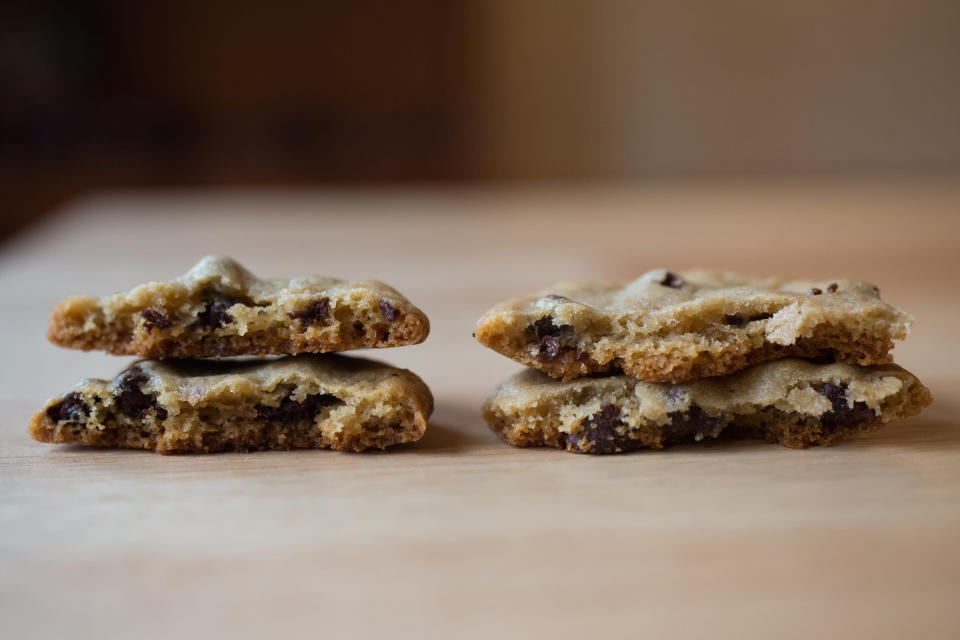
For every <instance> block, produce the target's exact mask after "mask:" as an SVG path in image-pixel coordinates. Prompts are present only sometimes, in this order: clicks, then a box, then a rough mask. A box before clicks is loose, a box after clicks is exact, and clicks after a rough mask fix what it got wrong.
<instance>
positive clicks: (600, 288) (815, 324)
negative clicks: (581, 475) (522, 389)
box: [475, 269, 912, 382]
mask: <svg viewBox="0 0 960 640" xmlns="http://www.w3.org/2000/svg"><path fill="white" fill-rule="evenodd" d="M911 322H912V319H911V318H910V316H908V315H907V314H905V313H903V312H901V311H898V310H897V309H895V308H893V307H891V306H890V305H888V304H886V303H884V302H883V301H882V300H881V299H880V296H879V291H878V289H877V288H876V287H875V286H874V285H872V284H869V283H867V282H861V281H857V280H835V281H825V282H819V281H810V280H780V279H774V278H750V277H747V276H741V275H737V274H734V273H728V272H720V271H703V270H698V271H686V272H683V273H680V274H677V273H673V272H670V271H665V270H663V269H656V270H653V271H649V272H647V273H645V274H644V275H642V276H641V277H640V278H638V279H637V280H635V281H633V282H631V283H630V284H627V285H618V284H575V283H561V284H558V285H555V286H553V287H550V288H549V289H545V290H544V291H542V292H540V293H539V294H537V295H534V296H528V297H523V298H516V299H514V300H510V301H508V302H505V303H503V304H500V305H497V306H496V307H494V308H493V309H491V310H490V311H488V312H487V313H486V314H484V315H483V317H481V318H480V320H479V321H478V322H477V326H476V334H475V335H476V339H477V340H478V341H479V342H480V343H482V344H483V345H485V346H487V347H489V348H491V349H493V350H494V351H497V352H498V353H501V354H503V355H505V356H507V357H508V358H512V359H513V360H516V361H517V362H519V363H521V364H524V365H526V366H528V367H533V368H535V369H539V370H540V371H543V372H545V373H547V374H549V375H550V376H552V377H554V378H558V379H562V380H565V381H569V380H572V379H574V378H577V377H579V376H584V375H591V374H597V373H620V372H622V373H625V374H627V375H630V376H633V377H635V378H637V379H640V380H645V381H649V382H682V381H684V380H691V379H694V378H702V377H708V376H718V375H724V374H728V373H732V372H734V371H737V370H740V369H743V368H745V367H747V366H749V365H751V364H755V363H758V362H765V361H769V360H776V359H780V358H785V357H803V358H812V357H821V356H829V357H831V358H832V359H836V360H838V361H841V362H846V363H850V364H857V365H873V364H884V363H888V362H892V358H891V356H890V350H891V349H892V348H893V343H894V341H895V340H902V339H903V338H905V337H906V335H907V332H908V331H909V329H910V325H911Z"/></svg>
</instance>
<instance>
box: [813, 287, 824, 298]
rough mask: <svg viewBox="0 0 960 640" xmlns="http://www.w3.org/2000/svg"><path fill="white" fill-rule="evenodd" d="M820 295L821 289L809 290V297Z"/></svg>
mask: <svg viewBox="0 0 960 640" xmlns="http://www.w3.org/2000/svg"><path fill="white" fill-rule="evenodd" d="M821 293H823V290H822V289H819V288H817V287H814V288H813V289H810V295H812V296H818V295H820V294H821Z"/></svg>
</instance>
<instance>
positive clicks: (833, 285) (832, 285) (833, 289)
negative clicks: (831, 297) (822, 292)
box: [827, 282, 837, 293]
mask: <svg viewBox="0 0 960 640" xmlns="http://www.w3.org/2000/svg"><path fill="white" fill-rule="evenodd" d="M836 292H837V283H836V282H831V283H830V284H829V285H828V286H827V293H836Z"/></svg>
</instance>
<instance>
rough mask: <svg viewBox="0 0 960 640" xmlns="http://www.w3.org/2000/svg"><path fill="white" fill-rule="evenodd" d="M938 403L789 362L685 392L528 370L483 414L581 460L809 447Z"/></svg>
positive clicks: (857, 369) (504, 430)
mask: <svg viewBox="0 0 960 640" xmlns="http://www.w3.org/2000/svg"><path fill="white" fill-rule="evenodd" d="M931 401H932V397H931V395H930V391H929V390H928V389H927V388H926V387H924V386H923V385H922V384H921V383H920V381H919V380H917V378H916V377H914V376H913V375H912V374H911V373H909V372H908V371H906V370H905V369H902V368H901V367H899V366H897V365H893V364H889V365H877V366H871V367H861V366H854V365H848V364H840V363H837V364H828V365H824V364H814V363H810V362H807V361H805V360H799V359H792V358H790V359H784V360H776V361H773V362H766V363H762V364H758V365H755V366H753V367H750V368H749V369H746V370H744V371H741V372H738V373H734V374H731V375H727V376H722V377H716V378H706V379H701V380H693V381H689V382H684V383H679V384H667V383H652V382H642V381H639V380H637V379H635V378H632V377H630V376H626V375H619V376H608V377H601V378H581V379H578V380H574V381H571V382H557V381H556V380H553V379H552V378H550V377H548V376H546V375H544V374H543V373H540V372H537V371H533V370H530V369H526V370H524V371H522V372H521V373H519V374H517V375H515V376H513V377H512V378H510V379H509V380H507V381H506V382H504V383H503V384H501V385H500V386H499V387H497V388H496V389H495V390H494V391H493V393H492V394H491V395H490V397H489V398H488V399H487V401H486V403H485V404H484V407H483V415H484V418H485V419H486V421H487V423H488V424H489V425H490V427H491V428H492V429H493V430H494V431H495V432H497V433H498V434H500V436H501V437H502V438H503V439H504V440H506V441H507V442H509V443H510V444H513V445H516V446H521V447H530V446H550V447H559V448H562V449H566V450H568V451H573V452H578V453H597V454H605V453H618V452H623V451H632V450H635V449H644V448H649V449H662V448H663V447H665V446H667V445H670V444H678V443H684V442H698V441H702V440H709V439H714V438H718V437H735V438H761V439H766V440H768V441H772V442H779V443H780V444H782V445H785V446H787V447H791V448H806V447H810V446H814V445H829V444H832V443H833V442H835V441H836V440H838V439H840V438H843V437H845V436H849V435H852V434H854V433H858V432H863V431H871V430H874V429H877V428H879V427H880V426H881V425H883V424H885V423H887V422H890V421H891V420H896V419H900V418H905V417H907V416H912V415H915V414H917V413H919V412H920V411H921V409H923V408H924V407H926V406H927V405H929V404H930V402H931Z"/></svg>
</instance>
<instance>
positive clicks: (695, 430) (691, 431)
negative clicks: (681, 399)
mask: <svg viewBox="0 0 960 640" xmlns="http://www.w3.org/2000/svg"><path fill="white" fill-rule="evenodd" d="M667 417H669V418H670V424H669V425H667V426H666V427H664V432H665V438H664V444H678V443H681V442H690V441H692V440H694V439H695V438H696V436H697V434H700V433H715V432H716V431H717V430H718V428H719V427H720V426H721V424H722V421H721V420H720V418H719V417H716V418H715V417H712V416H710V415H709V414H708V413H707V412H706V411H704V410H703V409H701V408H700V407H698V406H696V405H691V406H690V408H689V409H687V410H686V411H674V412H672V413H669V414H667Z"/></svg>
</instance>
